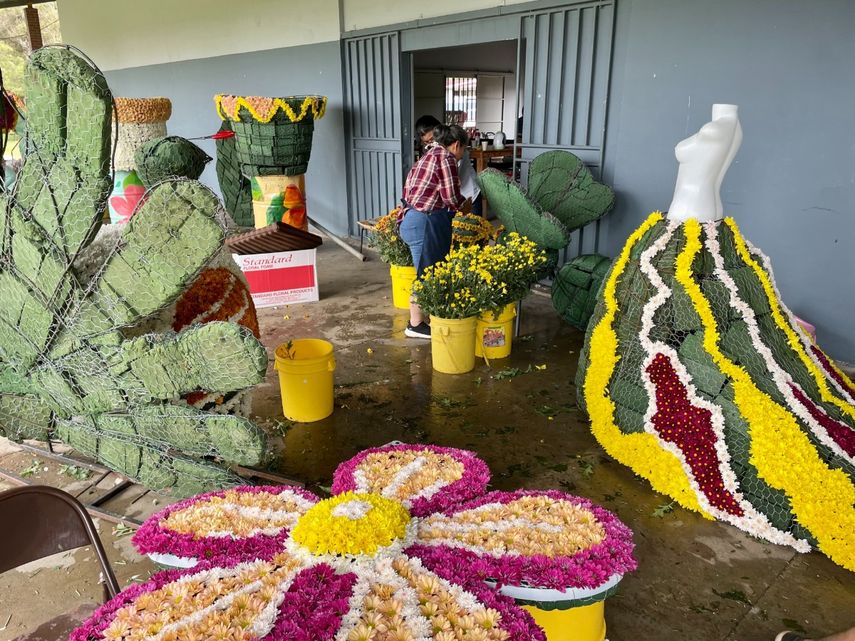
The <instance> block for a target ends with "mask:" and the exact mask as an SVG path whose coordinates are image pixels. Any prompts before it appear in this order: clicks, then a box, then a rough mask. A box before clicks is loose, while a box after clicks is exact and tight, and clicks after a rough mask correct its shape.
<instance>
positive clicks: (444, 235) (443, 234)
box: [399, 209, 454, 278]
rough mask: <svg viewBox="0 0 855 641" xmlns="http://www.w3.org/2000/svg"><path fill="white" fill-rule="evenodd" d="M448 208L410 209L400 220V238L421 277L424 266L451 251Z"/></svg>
mask: <svg viewBox="0 0 855 641" xmlns="http://www.w3.org/2000/svg"><path fill="white" fill-rule="evenodd" d="M452 218H454V213H453V212H451V211H450V210H448V209H435V210H433V211H432V212H430V213H424V212H421V211H418V210H416V209H410V210H408V211H407V214H406V215H405V216H404V220H403V221H401V228H400V230H399V231H400V234H401V238H402V239H403V241H404V242H405V243H407V245H408V246H409V248H410V253H411V254H412V255H413V265H415V267H416V274H417V275H418V276H419V278H421V276H422V272H424V270H425V268H426V267H430V266H431V265H433V264H434V263H438V262H439V261H441V260H443V259H445V257H446V256H447V255H448V252H449V251H451V219H452Z"/></svg>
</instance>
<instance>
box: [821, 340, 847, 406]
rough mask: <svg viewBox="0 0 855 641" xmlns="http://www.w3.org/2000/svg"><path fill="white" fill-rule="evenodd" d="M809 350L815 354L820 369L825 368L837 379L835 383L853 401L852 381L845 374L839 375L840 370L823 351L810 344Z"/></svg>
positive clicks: (827, 372) (826, 371)
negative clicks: (833, 365) (832, 364)
mask: <svg viewBox="0 0 855 641" xmlns="http://www.w3.org/2000/svg"><path fill="white" fill-rule="evenodd" d="M810 351H812V352H813V355H814V356H816V358H817V360H818V361H819V363H820V365H822V369H824V370H825V373H826V374H828V375H829V376H830V377H831V378H833V379H834V380H835V381H837V384H838V385H840V387H842V388H843V389H844V390H845V391H846V395H847V396H848V397H849V398H848V399H847V400H849V401H855V385H853V384H852V381H850V380H849V379H848V378H846V377H845V376H841V375H840V372H839V371H838V370H837V369H836V368H834V367H832V366H831V363H830V362H829V360H828V356H826V355H825V352H823V351H822V350H821V349H819V348H818V347H817V346H816V345H811V347H810Z"/></svg>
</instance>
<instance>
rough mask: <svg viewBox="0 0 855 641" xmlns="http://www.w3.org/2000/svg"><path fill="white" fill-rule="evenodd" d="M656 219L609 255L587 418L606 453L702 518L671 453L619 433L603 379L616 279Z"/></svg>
mask: <svg viewBox="0 0 855 641" xmlns="http://www.w3.org/2000/svg"><path fill="white" fill-rule="evenodd" d="M661 220H662V214H661V213H660V212H658V211H657V212H653V213H652V214H650V216H648V218H647V220H645V221H644V223H642V225H641V226H640V227H639V228H638V229H636V230H635V232H633V234H632V235H631V236H630V237H629V240H628V241H627V242H626V244H625V245H624V248H623V251H621V254H620V256H618V258H617V260H615V263H614V266H613V267H612V271H611V273H610V274H609V277H608V279H607V280H606V283H605V285H604V286H603V299H604V302H605V306H606V311H605V314H603V317H602V319H601V320H600V322H599V323H598V324H597V326H596V327H595V328H594V330H593V332H592V333H591V336H590V339H589V341H590V342H589V351H590V354H591V363H592V364H591V366H590V367H589V369H588V373H587V376H586V377H585V387H584V394H585V401H586V403H587V406H588V414H589V415H590V417H591V430H592V431H593V433H594V436H596V438H597V440H598V441H599V442H600V443H601V444H602V445H603V447H604V448H605V449H606V451H607V452H608V453H609V454H611V455H612V456H614V457H615V458H616V459H617V460H618V461H620V462H621V463H623V464H625V465H628V466H629V467H631V468H632V469H633V470H635V471H636V472H637V473H638V474H641V475H642V476H644V477H645V478H646V479H648V480H649V481H650V484H651V485H652V486H653V488H654V489H655V490H656V491H657V492H661V493H662V494H666V495H668V496H672V497H674V499H676V500H677V502H678V503H680V505H682V506H683V507H685V508H687V509H690V510H693V511H695V512H700V513H701V514H702V515H703V516H705V517H706V518H712V516H710V515H709V514H707V513H706V512H705V511H704V510H703V509H702V508H701V506H700V504H699V503H698V499H697V496H696V495H695V492H694V490H693V489H692V487H691V485H690V484H689V479H688V477H687V476H686V473H685V472H684V471H683V467H682V465H681V464H680V460H679V459H678V458H677V457H676V456H675V455H674V454H672V453H671V452H668V451H667V450H664V449H662V447H661V446H660V445H659V441H658V440H657V438H656V437H655V436H654V435H653V434H649V433H647V432H644V433H634V434H624V433H623V432H621V431H620V429H618V427H617V425H616V424H615V420H614V411H615V405H614V402H613V401H612V400H611V398H609V392H608V388H609V381H611V378H612V373H613V372H614V369H615V365H617V362H618V358H619V356H618V354H617V346H618V339H617V334H616V333H615V331H614V328H613V327H612V323H613V322H614V320H615V317H616V316H617V312H618V301H617V298H616V297H615V289H616V287H617V282H618V280H619V279H620V277H621V275H622V274H623V271H624V269H626V266H627V264H628V263H629V256H630V253H631V251H632V249H633V247H634V246H635V245H636V243H638V241H639V240H640V239H641V238H642V237H643V236H644V234H646V233H647V232H648V231H649V230H650V229H651V228H652V227H653V226H654V225H656V224H657V223H658V222H659V221H661ZM594 363H597V365H594Z"/></svg>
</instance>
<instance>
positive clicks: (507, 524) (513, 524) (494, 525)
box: [422, 517, 564, 533]
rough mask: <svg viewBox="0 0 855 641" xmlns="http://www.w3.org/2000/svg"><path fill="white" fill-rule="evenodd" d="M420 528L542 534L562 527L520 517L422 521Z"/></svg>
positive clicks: (448, 530)
mask: <svg viewBox="0 0 855 641" xmlns="http://www.w3.org/2000/svg"><path fill="white" fill-rule="evenodd" d="M422 528H430V529H436V530H441V531H444V532H449V533H451V532H473V531H475V530H489V531H490V532H504V531H505V530H510V529H512V528H525V529H528V530H541V531H543V532H561V531H563V530H564V527H563V526H561V525H552V524H550V523H536V522H534V521H532V520H530V519H525V518H521V517H515V518H507V519H503V520H502V521H481V522H479V523H459V522H456V521H452V520H450V519H448V520H446V519H442V520H436V521H423V522H422Z"/></svg>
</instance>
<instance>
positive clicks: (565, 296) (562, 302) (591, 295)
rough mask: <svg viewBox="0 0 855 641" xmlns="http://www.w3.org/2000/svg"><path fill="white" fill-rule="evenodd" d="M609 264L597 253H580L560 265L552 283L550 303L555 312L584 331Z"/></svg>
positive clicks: (605, 257) (607, 259)
mask: <svg viewBox="0 0 855 641" xmlns="http://www.w3.org/2000/svg"><path fill="white" fill-rule="evenodd" d="M611 265H612V259H611V258H608V257H607V256H602V255H601V254H582V255H581V256H576V258H574V259H573V260H571V261H570V262H568V263H565V264H564V265H562V266H561V269H559V270H558V273H557V274H556V275H555V281H554V282H553V283H552V306H553V307H555V311H557V312H558V315H559V316H561V318H563V319H564V320H565V321H567V322H568V323H570V324H571V325H572V326H573V327H575V328H577V329H581V330H582V331H583V332H584V331H585V328H587V327H588V321H589V320H590V319H591V316H592V315H593V314H594V308H595V307H596V306H597V292H599V291H600V286H601V285H602V284H603V281H604V280H605V278H606V274H607V273H608V271H609V267H611Z"/></svg>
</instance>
